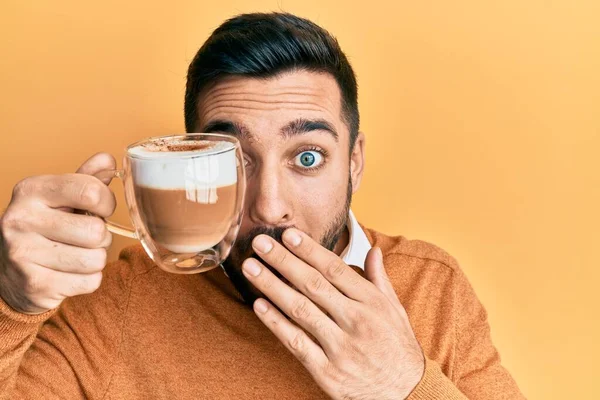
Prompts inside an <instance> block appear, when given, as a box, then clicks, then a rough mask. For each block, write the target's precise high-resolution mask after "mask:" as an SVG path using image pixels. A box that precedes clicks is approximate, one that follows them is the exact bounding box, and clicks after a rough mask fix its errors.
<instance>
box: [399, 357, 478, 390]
mask: <svg viewBox="0 0 600 400" xmlns="http://www.w3.org/2000/svg"><path fill="white" fill-rule="evenodd" d="M407 400H467V397H466V396H465V395H464V394H462V392H461V391H460V390H458V388H457V387H456V386H455V385H454V383H452V381H451V380H450V379H448V377H447V376H446V375H444V373H443V372H442V370H441V368H440V366H439V365H438V364H437V363H436V362H435V361H432V360H429V359H427V358H425V372H424V373H423V378H422V379H421V382H419V384H418V385H417V386H416V387H415V389H414V390H413V391H412V393H411V394H410V395H409V396H408V397H407Z"/></svg>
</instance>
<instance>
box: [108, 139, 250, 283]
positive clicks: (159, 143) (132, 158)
mask: <svg viewBox="0 0 600 400" xmlns="http://www.w3.org/2000/svg"><path fill="white" fill-rule="evenodd" d="M96 177H98V178H100V179H106V178H114V177H118V178H121V179H122V180H123V184H124V188H125V198H126V201H127V206H128V208H129V216H130V218H131V221H132V223H133V226H134V229H131V228H128V227H125V226H122V225H118V224H115V223H113V222H110V221H106V225H107V227H108V230H109V231H111V232H113V233H116V234H119V235H123V236H127V237H131V238H135V239H139V240H140V242H141V243H142V245H143V247H144V249H145V250H146V252H147V253H148V255H149V256H150V258H152V260H153V261H154V262H155V263H156V264H157V265H158V266H159V267H160V268H162V269H164V270H165V271H168V272H174V273H179V274H193V273H199V272H205V271H208V270H210V269H212V268H215V267H217V266H218V265H219V264H221V262H223V260H225V258H227V256H228V255H229V253H230V251H231V248H232V246H233V243H234V241H235V238H236V237H237V234H238V231H239V228H240V224H241V221H242V212H243V203H244V193H245V189H246V178H245V173H244V162H243V155H242V150H241V147H240V144H239V142H238V140H237V139H236V138H234V137H232V136H228V135H219V134H204V133H198V134H186V135H173V136H162V137H154V138H149V139H145V140H142V141H139V142H136V143H133V144H131V145H130V146H128V147H127V149H126V154H125V156H124V158H123V169H122V170H112V171H103V172H101V173H100V174H97V175H96Z"/></svg>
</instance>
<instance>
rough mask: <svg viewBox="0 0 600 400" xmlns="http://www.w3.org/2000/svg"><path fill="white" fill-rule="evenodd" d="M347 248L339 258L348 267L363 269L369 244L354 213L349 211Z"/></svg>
mask: <svg viewBox="0 0 600 400" xmlns="http://www.w3.org/2000/svg"><path fill="white" fill-rule="evenodd" d="M347 226H348V236H349V240H348V246H346V248H345V249H344V251H342V254H341V255H340V257H341V258H342V259H343V260H344V262H345V263H346V264H348V265H355V266H357V267H359V268H360V269H362V270H364V269H365V259H366V258H367V253H368V252H369V250H371V243H369V239H367V235H366V234H365V232H364V231H363V230H362V228H361V227H360V225H359V224H358V221H357V220H356V217H355V216H354V213H353V212H352V210H350V215H349V218H348V225H347Z"/></svg>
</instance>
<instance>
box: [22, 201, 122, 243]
mask: <svg viewBox="0 0 600 400" xmlns="http://www.w3.org/2000/svg"><path fill="white" fill-rule="evenodd" d="M29 223H30V224H31V226H32V230H33V231H35V232H38V233H39V234H41V235H42V236H44V237H45V238H47V239H49V240H51V241H54V242H60V243H64V244H68V245H72V246H77V247H85V248H87V249H97V248H108V247H109V246H110V244H111V242H112V235H111V233H110V232H109V231H108V229H107V228H106V224H105V223H104V221H103V220H102V219H100V218H98V217H92V216H89V215H80V214H72V213H68V212H64V211H60V210H53V209H46V210H43V211H41V212H38V213H37V214H36V217H35V218H32V220H31V221H30V222H29Z"/></svg>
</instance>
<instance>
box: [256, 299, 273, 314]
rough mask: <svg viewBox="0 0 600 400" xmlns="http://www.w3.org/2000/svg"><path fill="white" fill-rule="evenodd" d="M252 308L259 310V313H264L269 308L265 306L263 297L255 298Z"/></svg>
mask: <svg viewBox="0 0 600 400" xmlns="http://www.w3.org/2000/svg"><path fill="white" fill-rule="evenodd" d="M254 309H255V310H256V311H257V312H259V313H261V314H264V313H266V312H267V310H268V309H269V307H267V302H266V301H265V300H263V299H257V300H256V301H255V302H254Z"/></svg>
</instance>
